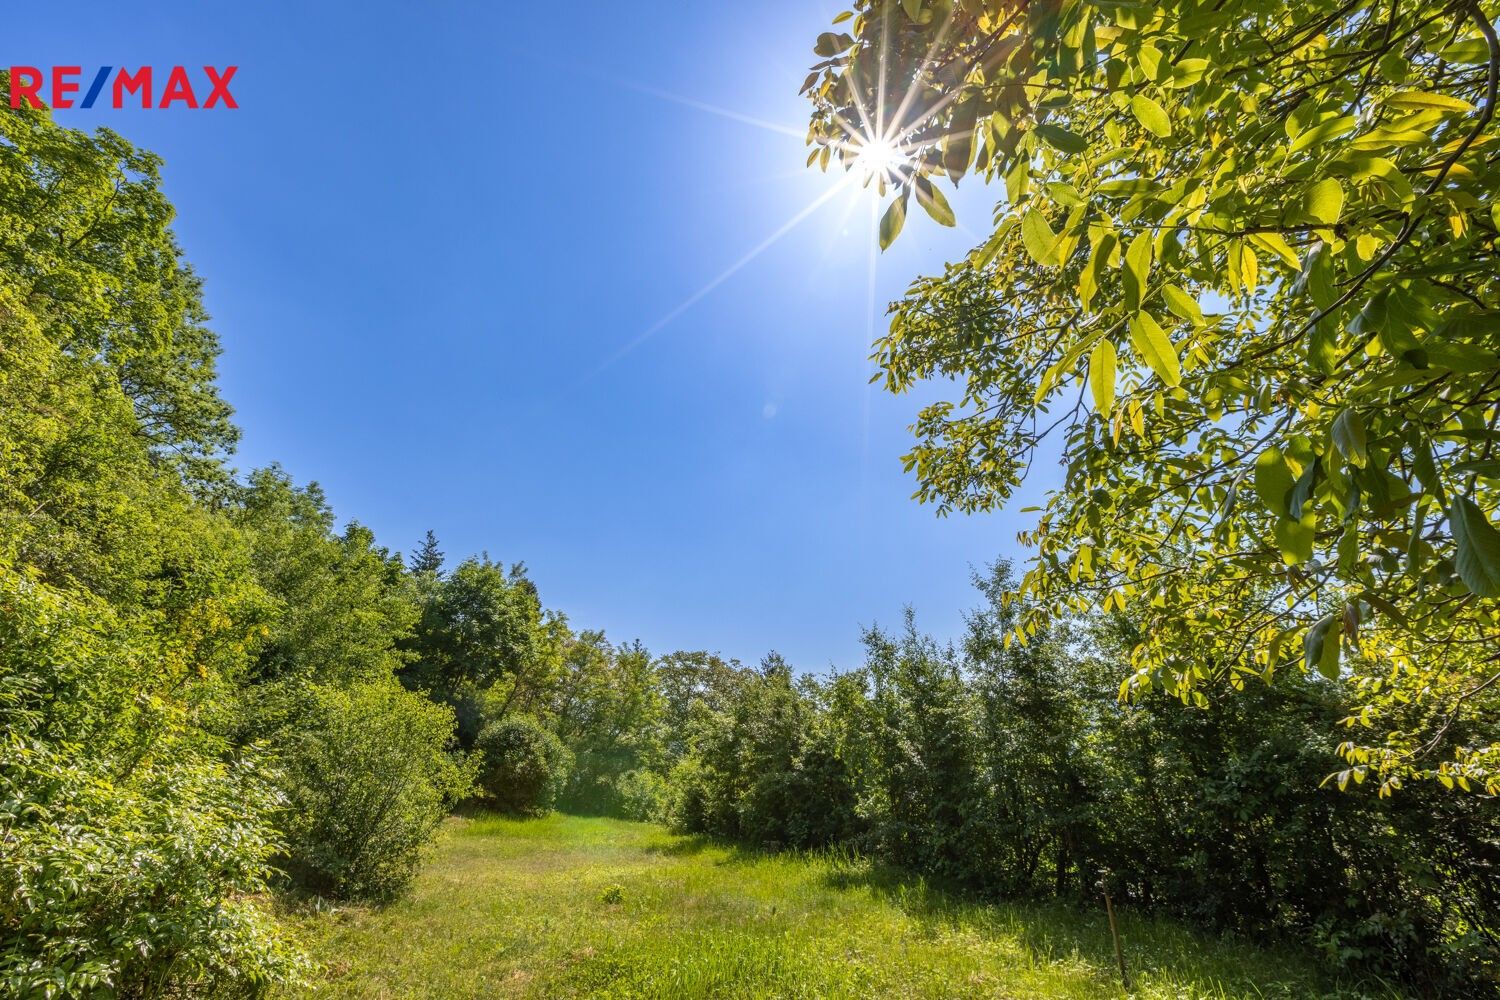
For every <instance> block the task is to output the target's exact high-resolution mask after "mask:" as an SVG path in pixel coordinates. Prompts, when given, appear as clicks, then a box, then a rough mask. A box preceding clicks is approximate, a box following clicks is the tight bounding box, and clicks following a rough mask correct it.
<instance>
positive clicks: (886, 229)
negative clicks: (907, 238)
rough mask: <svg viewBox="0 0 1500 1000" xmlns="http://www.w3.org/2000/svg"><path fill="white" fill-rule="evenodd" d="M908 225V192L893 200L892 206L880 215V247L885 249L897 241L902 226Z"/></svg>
mask: <svg viewBox="0 0 1500 1000" xmlns="http://www.w3.org/2000/svg"><path fill="white" fill-rule="evenodd" d="M904 225H906V192H905V191H903V192H901V196H900V197H899V198H897V199H896V200H894V201H892V202H891V207H890V208H888V209H886V210H885V215H883V216H881V217H880V249H882V250H884V249H886V248H887V247H889V246H890V245H891V244H892V243H894V242H896V237H897V236H900V235H901V227H902V226H904Z"/></svg>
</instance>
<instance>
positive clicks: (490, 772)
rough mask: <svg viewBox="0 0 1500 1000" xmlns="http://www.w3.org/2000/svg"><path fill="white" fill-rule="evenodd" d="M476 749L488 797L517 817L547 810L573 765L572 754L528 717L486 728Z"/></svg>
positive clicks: (552, 735)
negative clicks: (481, 761)
mask: <svg viewBox="0 0 1500 1000" xmlns="http://www.w3.org/2000/svg"><path fill="white" fill-rule="evenodd" d="M475 747H476V749H478V750H479V751H480V752H481V753H483V754H484V762H483V765H482V770H481V771H480V777H479V784H480V787H481V788H482V789H483V790H484V794H485V795H486V796H487V797H488V798H489V799H490V800H491V801H492V802H493V803H494V804H495V805H496V806H498V807H499V808H501V809H503V810H505V811H506V812H510V813H516V814H519V815H528V816H536V815H541V814H542V813H545V812H547V811H549V810H550V809H551V808H552V805H553V803H555V802H556V801H557V796H558V794H559V793H561V791H562V789H563V786H564V785H565V784H566V783H567V780H568V771H569V769H570V768H571V767H572V766H573V760H572V754H570V753H568V751H567V749H566V748H564V747H563V745H562V742H561V741H560V740H559V739H558V738H557V737H556V736H555V735H554V734H553V733H552V731H551V730H549V729H547V728H546V727H544V726H543V725H542V724H541V723H540V722H537V721H536V720H535V719H533V718H531V717H530V716H525V715H513V716H511V717H509V718H506V719H501V720H499V721H498V722H492V723H490V724H489V725H487V726H485V727H484V729H483V730H481V731H480V733H479V739H478V741H477V743H476V744H475Z"/></svg>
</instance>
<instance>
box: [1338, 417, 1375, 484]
mask: <svg viewBox="0 0 1500 1000" xmlns="http://www.w3.org/2000/svg"><path fill="white" fill-rule="evenodd" d="M1333 444H1334V447H1336V448H1337V449H1338V450H1339V454H1341V455H1343V456H1344V458H1345V459H1346V460H1348V462H1349V464H1350V465H1354V466H1358V467H1359V468H1361V469H1363V468H1364V467H1365V463H1366V462H1367V461H1368V460H1369V459H1368V456H1367V452H1366V450H1365V422H1364V421H1363V420H1361V419H1360V417H1359V414H1358V413H1356V412H1354V411H1353V410H1345V411H1344V412H1342V413H1340V414H1339V415H1338V416H1337V417H1336V418H1334V421H1333Z"/></svg>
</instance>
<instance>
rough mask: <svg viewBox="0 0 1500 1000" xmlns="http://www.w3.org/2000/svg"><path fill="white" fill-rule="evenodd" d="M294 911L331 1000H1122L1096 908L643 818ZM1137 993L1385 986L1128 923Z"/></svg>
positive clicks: (1314, 992)
mask: <svg viewBox="0 0 1500 1000" xmlns="http://www.w3.org/2000/svg"><path fill="white" fill-rule="evenodd" d="M287 919H288V922H289V923H290V924H291V925H292V926H293V927H294V928H295V929H296V930H297V931H299V932H300V933H301V934H302V935H303V936H304V938H305V939H306V940H307V941H308V942H309V943H310V945H311V947H312V948H313V950H314V952H315V955H316V956H317V957H318V959H319V960H320V961H321V963H322V965H323V973H322V976H321V980H320V982H319V984H318V986H319V988H318V994H319V995H322V996H334V997H407V996H413V997H416V996H420V997H480V996H485V997H497V996H498V997H521V996H536V997H613V998H663V1000H665V998H687V997H726V998H729V997H735V998H738V997H747V998H748V997H777V998H814V997H816V998H844V997H848V998H856V997H858V998H866V997H954V998H958V997H965V998H967V997H1062V998H1072V997H1078V998H1084V997H1089V998H1092V997H1118V996H1121V995H1122V993H1123V991H1122V989H1121V987H1120V983H1119V976H1118V971H1117V970H1116V967H1115V964H1114V953H1113V951H1112V949H1111V945H1110V939H1109V931H1108V926H1107V924H1106V923H1105V920H1104V916H1103V913H1102V912H1099V913H1093V912H1084V911H1080V910H1078V909H1076V908H1072V907H1066V906H1061V905H1057V906H1048V905H1014V904H1013V905H1000V906H995V905H985V904H981V903H978V902H975V901H973V900H967V899H963V898H961V897H958V896H955V895H953V894H951V893H948V892H946V891H944V890H943V889H942V888H941V887H938V886H934V885H932V884H930V883H929V882H927V881H925V880H923V879H921V878H917V877H913V876H911V875H908V874H905V873H902V872H900V871H896V870H893V869H889V868H885V867H882V866H879V865H875V864H872V863H870V862H869V861H868V860H866V859H863V858H860V857H857V856H854V855H851V854H849V853H848V852H828V853H805V854H758V853H753V852H746V851H742V850H738V849H735V848H731V847H725V846H722V845H717V844H713V843H710V842H708V841H705V840H702V839H698V838H688V837H678V836H674V835H672V834H669V833H667V832H666V831H665V830H663V829H662V828H660V827H657V826H653V825H650V824H644V823H627V822H622V821H618V820H610V819H598V818H589V819H583V818H578V817H570V816H551V817H547V818H543V819H537V820H525V821H520V820H510V819H504V818H500V817H495V816H483V815H481V816H478V817H474V818H469V819H455V820H452V821H450V823H449V825H448V827H447V828H446V830H445V831H444V835H443V838H442V841H441V843H440V845H439V849H438V853H437V857H436V859H435V860H434V862H433V863H432V865H431V866H429V868H428V870H427V871H425V872H424V873H423V874H422V876H421V877H420V878H419V879H418V882H417V885H416V888H415V891H414V893H413V895H412V896H411V897H410V898H409V899H407V900H405V901H403V902H400V903H397V904H394V905H392V906H390V907H387V908H384V909H368V908H346V909H337V910H329V909H327V908H322V909H318V908H313V907H309V908H306V909H303V910H300V911H297V912H294V913H290V914H288V917H287ZM1121 919H1122V928H1121V929H1122V933H1123V935H1124V938H1125V950H1126V958H1127V962H1128V963H1129V965H1130V971H1131V975H1132V980H1133V981H1132V986H1133V989H1132V991H1131V995H1132V996H1135V997H1142V998H1174V1000H1196V998H1210V997H1212V998H1226V1000H1227V998H1250V997H1255V998H1282V997H1340V996H1341V997H1356V996H1390V995H1392V994H1390V993H1387V992H1384V991H1382V990H1380V989H1376V988H1370V987H1368V986H1367V987H1364V988H1360V987H1356V986H1355V985H1353V984H1347V983H1338V982H1333V981H1330V980H1327V979H1323V978H1321V977H1320V976H1319V975H1318V973H1317V972H1316V971H1315V970H1314V969H1313V968H1311V967H1310V966H1309V965H1308V964H1306V963H1305V962H1304V961H1303V960H1302V959H1301V958H1300V957H1299V956H1295V955H1292V954H1289V953H1285V952H1282V951H1279V950H1277V949H1275V948H1261V947H1256V946H1255V945H1253V944H1251V943H1248V942H1242V941H1232V940H1225V939H1219V938H1213V937H1205V936H1202V935H1198V934H1194V933H1191V932H1189V931H1187V930H1185V929H1184V928H1182V927H1181V926H1179V925H1177V924H1174V923H1171V922H1168V921H1160V920H1150V919H1144V918H1141V917H1140V916H1138V915H1135V914H1131V913H1129V912H1126V913H1124V914H1122V915H1121Z"/></svg>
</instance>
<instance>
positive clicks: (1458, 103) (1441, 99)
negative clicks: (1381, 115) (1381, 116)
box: [1385, 90, 1474, 111]
mask: <svg viewBox="0 0 1500 1000" xmlns="http://www.w3.org/2000/svg"><path fill="white" fill-rule="evenodd" d="M1385 103H1387V104H1389V105H1390V106H1391V107H1393V108H1400V109H1401V110H1403V111H1423V110H1425V109H1427V108H1435V109H1437V110H1439V111H1473V110H1474V105H1472V104H1470V103H1469V102H1468V101H1464V100H1460V99H1459V98H1457V97H1450V96H1448V95H1447V94H1431V93H1428V92H1427V91H1424V90H1401V91H1397V92H1396V93H1394V94H1392V95H1391V96H1389V97H1387V98H1386V99H1385Z"/></svg>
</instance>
